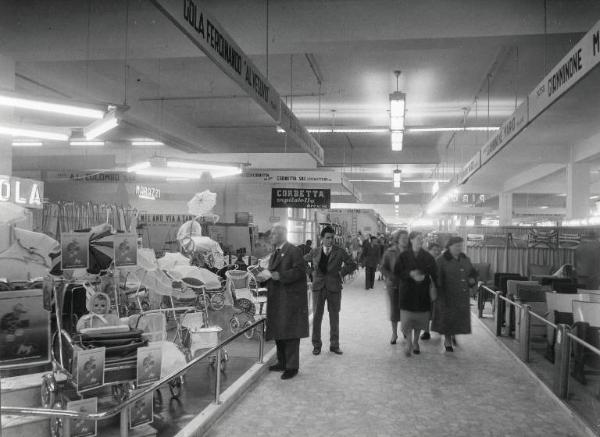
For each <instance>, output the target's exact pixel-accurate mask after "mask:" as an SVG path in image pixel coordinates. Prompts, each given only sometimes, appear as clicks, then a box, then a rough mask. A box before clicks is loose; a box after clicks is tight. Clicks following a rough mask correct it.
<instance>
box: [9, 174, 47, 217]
mask: <svg viewBox="0 0 600 437" xmlns="http://www.w3.org/2000/svg"><path fill="white" fill-rule="evenodd" d="M43 199H44V183H43V182H42V181H36V180H34V179H24V178H16V177H13V176H2V175H0V204H2V203H3V202H10V203H16V204H17V205H21V206H23V207H25V208H32V209H42V208H43V205H42V200H43Z"/></svg>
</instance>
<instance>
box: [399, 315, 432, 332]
mask: <svg viewBox="0 0 600 437" xmlns="http://www.w3.org/2000/svg"><path fill="white" fill-rule="evenodd" d="M430 318H431V311H407V310H400V320H402V330H405V329H406V330H411V329H422V330H424V331H425V330H427V328H428V327H429V319H430Z"/></svg>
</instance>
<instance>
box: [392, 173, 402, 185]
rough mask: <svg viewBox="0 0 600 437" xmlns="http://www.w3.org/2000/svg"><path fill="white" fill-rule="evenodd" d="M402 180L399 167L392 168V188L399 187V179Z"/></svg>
mask: <svg viewBox="0 0 600 437" xmlns="http://www.w3.org/2000/svg"><path fill="white" fill-rule="evenodd" d="M401 180H402V171H401V170H400V169H398V168H397V169H396V170H394V188H400V181H401Z"/></svg>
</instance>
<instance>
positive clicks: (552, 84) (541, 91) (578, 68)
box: [529, 21, 600, 120]
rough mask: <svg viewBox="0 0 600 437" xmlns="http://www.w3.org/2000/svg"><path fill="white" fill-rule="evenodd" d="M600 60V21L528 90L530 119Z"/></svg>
mask: <svg viewBox="0 0 600 437" xmlns="http://www.w3.org/2000/svg"><path fill="white" fill-rule="evenodd" d="M599 61H600V21H599V22H597V23H596V24H595V25H594V26H593V27H592V28H591V29H590V31H589V32H588V33H586V34H585V36H584V37H583V38H582V39H581V40H580V41H579V42H578V43H577V44H575V46H574V47H573V48H572V49H571V50H570V51H569V53H567V55H566V56H565V57H564V58H562V59H561V61H560V62H559V63H558V64H557V65H556V66H555V67H554V68H553V69H552V70H551V71H550V73H548V74H547V75H546V77H544V79H543V80H542V81H541V82H540V83H539V85H538V86H537V87H535V89H534V90H533V91H532V92H531V94H529V120H533V119H534V118H535V117H537V116H538V115H540V113H542V111H544V110H545V109H546V108H547V107H548V106H550V105H551V104H552V103H554V102H555V101H556V100H557V99H558V98H559V97H560V96H562V95H563V94H564V93H565V92H566V91H567V90H568V89H569V88H571V87H572V86H573V85H575V84H576V83H577V82H578V81H579V80H581V79H582V78H583V77H584V76H585V75H586V74H588V73H589V72H590V71H592V69H593V68H594V67H595V66H596V65H597V64H598V62H599Z"/></svg>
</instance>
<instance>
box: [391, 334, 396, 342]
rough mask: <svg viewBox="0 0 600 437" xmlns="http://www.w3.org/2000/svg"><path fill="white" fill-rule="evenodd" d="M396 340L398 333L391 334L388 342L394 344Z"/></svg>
mask: <svg viewBox="0 0 600 437" xmlns="http://www.w3.org/2000/svg"><path fill="white" fill-rule="evenodd" d="M396 341H398V334H394V335H392V339H391V340H390V344H396Z"/></svg>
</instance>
